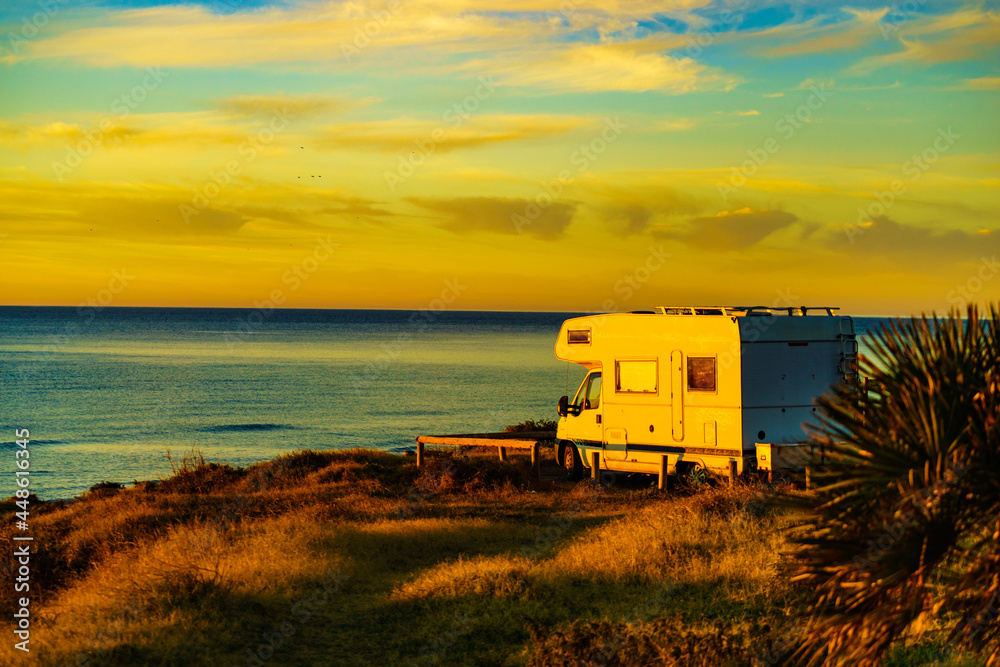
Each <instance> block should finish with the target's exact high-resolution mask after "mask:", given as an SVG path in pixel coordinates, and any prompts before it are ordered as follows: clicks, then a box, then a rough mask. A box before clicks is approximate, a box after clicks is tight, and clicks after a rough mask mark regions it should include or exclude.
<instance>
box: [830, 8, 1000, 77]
mask: <svg viewBox="0 0 1000 667" xmlns="http://www.w3.org/2000/svg"><path fill="white" fill-rule="evenodd" d="M882 25H883V28H886V29H887V30H886V32H887V37H893V38H897V39H898V42H899V44H900V45H901V46H902V47H903V49H902V50H901V51H896V52H894V53H889V54H885V55H879V56H871V57H868V58H864V59H862V60H860V61H859V62H858V63H856V64H855V65H854V66H853V67H851V69H850V71H851V72H852V73H854V74H867V73H870V72H872V71H874V70H876V69H880V68H882V67H889V66H892V65H896V64H899V63H907V62H916V63H923V64H933V63H945V62H955V61H962V60H990V61H992V60H994V59H995V58H996V53H997V44H998V43H1000V21H998V20H997V18H996V16H995V15H993V14H990V13H988V12H984V11H982V10H980V9H969V10H966V11H960V12H956V13H953V14H944V15H933V16H925V17H919V18H914V19H912V20H909V21H907V22H905V23H903V24H902V25H901V26H897V25H896V24H895V23H893V22H891V21H889V22H887V23H885V22H884V23H883V24H882Z"/></svg>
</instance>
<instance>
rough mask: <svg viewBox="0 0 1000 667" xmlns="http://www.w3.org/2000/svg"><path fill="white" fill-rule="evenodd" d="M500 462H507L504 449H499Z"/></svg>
mask: <svg viewBox="0 0 1000 667" xmlns="http://www.w3.org/2000/svg"><path fill="white" fill-rule="evenodd" d="M500 460H501V461H506V460H507V448H506V447H500Z"/></svg>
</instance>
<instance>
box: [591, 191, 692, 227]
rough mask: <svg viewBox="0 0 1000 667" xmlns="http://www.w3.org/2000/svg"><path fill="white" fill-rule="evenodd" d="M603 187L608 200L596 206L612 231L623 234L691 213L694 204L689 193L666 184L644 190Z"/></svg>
mask: <svg viewBox="0 0 1000 667" xmlns="http://www.w3.org/2000/svg"><path fill="white" fill-rule="evenodd" d="M605 190H607V191H608V192H607V197H608V198H609V199H611V200H612V202H611V203H609V204H604V205H598V206H597V210H598V211H599V212H600V215H601V217H602V218H603V219H604V221H605V222H606V223H607V225H608V227H609V228H610V229H611V230H612V231H613V232H615V233H616V234H621V235H626V236H627V235H630V234H641V233H642V232H645V231H646V230H648V229H653V228H656V227H657V226H658V225H661V224H663V223H664V221H667V220H670V219H672V218H676V217H677V216H681V215H691V214H693V213H694V212H695V211H696V210H697V207H698V205H697V202H695V200H694V199H693V198H692V197H690V196H689V195H687V194H681V193H680V192H678V191H676V190H674V189H671V188H666V187H655V188H649V189H647V190H645V191H637V190H635V189H633V188H629V189H624V188H610V187H605Z"/></svg>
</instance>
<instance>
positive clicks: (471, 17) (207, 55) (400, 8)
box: [19, 0, 736, 92]
mask: <svg viewBox="0 0 1000 667" xmlns="http://www.w3.org/2000/svg"><path fill="white" fill-rule="evenodd" d="M699 4H705V3H704V2H700V1H697V0H696V1H693V2H686V1H680V2H675V3H666V4H665V5H664V4H659V3H655V2H649V1H646V0H641V1H635V2H628V1H624V2H617V3H611V4H610V5H605V4H603V3H597V2H591V1H590V0H586V1H577V0H558V1H557V0H548V1H547V2H537V1H534V0H528V1H524V2H519V3H516V4H504V5H502V6H501V5H497V6H496V7H493V8H490V7H488V6H483V5H481V4H477V3H471V2H447V3H443V4H442V3H441V2H437V1H432V0H429V1H427V2H420V1H419V0H415V1H413V2H407V3H402V2H400V1H398V0H392V1H390V2H388V3H387V4H386V3H367V4H365V3H346V4H344V5H340V6H333V5H320V4H316V5H313V4H306V5H301V6H293V7H292V8H281V9H279V8H269V9H265V10H259V11H254V12H252V13H250V12H247V13H234V14H229V15H225V16H220V15H215V14H212V13H211V12H209V11H207V10H206V9H204V8H200V7H192V6H173V7H160V8H150V9H136V10H128V11H117V12H110V13H109V14H108V15H107V16H106V17H104V22H105V25H101V26H94V27H88V28H79V29H73V30H68V31H66V32H64V33H62V34H59V35H56V36H54V37H50V38H48V39H37V40H34V41H32V42H30V43H28V44H26V45H25V46H24V47H23V51H24V52H23V54H20V56H23V58H26V59H38V58H60V59H72V60H73V61H74V62H79V63H83V64H86V65H92V66H99V67H112V66H121V65H130V66H136V67H145V66H147V65H148V64H149V63H156V64H157V65H158V66H159V67H163V68H167V69H169V68H171V67H233V66H251V65H259V64H263V63H278V64H284V65H286V66H289V67H310V66H315V64H316V63H323V64H325V65H326V66H330V65H334V66H336V65H337V64H340V65H342V66H343V67H344V68H345V69H346V68H348V67H350V68H356V67H357V66H359V65H365V64H369V65H371V66H376V67H385V66H386V65H387V64H388V63H391V66H392V67H394V68H398V67H399V64H400V62H401V60H402V62H405V63H410V62H413V59H412V58H411V57H410V56H409V55H408V54H409V51H408V50H410V49H419V51H420V54H421V59H420V61H421V64H422V65H421V66H423V67H425V68H433V67H434V64H433V63H434V61H435V59H436V60H437V61H438V63H439V65H438V67H448V68H451V69H452V70H454V69H461V70H464V71H469V70H470V68H471V69H472V70H473V71H476V72H482V71H496V72H498V73H502V74H504V75H506V82H507V83H508V85H519V86H537V87H541V88H544V89H548V90H585V91H589V90H628V91H646V90H666V91H671V92H687V91H690V90H696V89H703V88H706V87H711V88H729V87H731V86H733V85H735V82H736V81H735V79H734V78H733V77H731V76H726V75H723V74H721V73H718V72H716V71H714V70H710V69H709V68H707V67H705V66H702V65H698V64H697V63H695V62H694V61H692V60H691V59H689V58H676V57H672V56H669V55H664V53H663V52H664V51H666V50H669V49H672V48H678V47H682V46H684V45H685V44H686V42H685V41H684V39H683V37H682V36H679V35H675V36H671V37H668V38H663V37H658V38H651V39H647V40H636V39H630V38H627V37H623V35H629V34H633V35H634V34H635V32H636V29H637V27H638V25H639V22H640V21H642V20H648V19H650V18H651V17H654V16H656V15H662V14H663V13H664V12H674V13H678V14H684V13H685V12H688V11H690V9H692V8H693V7H694V6H697V5H699ZM518 7H520V9H517V8H518ZM519 12H523V14H522V13H519ZM541 12H545V13H546V14H548V15H549V16H548V20H539V13H541ZM581 31H590V32H595V33H597V34H599V35H600V36H601V37H600V38H601V40H602V43H599V44H589V45H588V44H579V43H575V42H573V43H567V40H568V39H569V38H574V36H576V35H579V34H580V33H581ZM614 41H617V42H618V43H613V42H614ZM484 52H489V53H490V54H491V55H490V59H489V60H488V61H486V60H484V59H477V58H479V56H478V54H482V53H484ZM456 55H457V56H458V57H459V58H469V59H472V62H466V63H464V64H462V63H461V62H460V61H459V62H458V63H457V64H456V61H455V56H456ZM20 56H19V57H20ZM495 64H496V66H495Z"/></svg>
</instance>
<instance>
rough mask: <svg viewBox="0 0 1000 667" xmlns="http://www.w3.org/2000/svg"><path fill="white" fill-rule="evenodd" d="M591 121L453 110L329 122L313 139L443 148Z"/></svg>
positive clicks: (523, 137)
mask: <svg viewBox="0 0 1000 667" xmlns="http://www.w3.org/2000/svg"><path fill="white" fill-rule="evenodd" d="M465 115H466V116H469V114H465ZM591 122H592V121H591V119H589V118H584V117H581V116H556V115H543V114H537V115H509V114H489V115H477V116H469V120H463V119H462V117H461V116H459V115H458V114H457V113H454V114H452V115H451V116H449V115H447V114H446V115H445V118H444V119H442V120H440V121H437V122H435V121H429V120H415V119H407V118H396V119H392V120H385V121H371V122H367V123H342V124H339V125H331V126H327V127H325V128H323V129H322V130H321V131H320V133H319V136H318V137H317V139H316V140H315V141H314V144H315V145H318V146H321V147H323V148H327V149H356V148H363V149H371V150H376V151H381V152H385V153H396V152H398V151H400V150H404V149H413V148H414V147H419V148H420V150H422V151H424V152H428V151H429V150H432V151H433V152H437V153H446V152H449V151H453V150H457V149H460V148H479V147H481V146H488V145H492V144H500V143H509V142H513V141H528V140H532V139H544V138H547V137H552V136H557V135H561V134H565V133H566V132H569V131H570V130H573V129H576V128H578V127H583V126H584V125H588V124H590V123H591Z"/></svg>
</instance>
